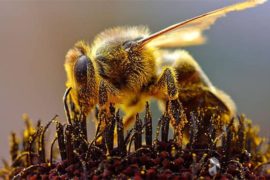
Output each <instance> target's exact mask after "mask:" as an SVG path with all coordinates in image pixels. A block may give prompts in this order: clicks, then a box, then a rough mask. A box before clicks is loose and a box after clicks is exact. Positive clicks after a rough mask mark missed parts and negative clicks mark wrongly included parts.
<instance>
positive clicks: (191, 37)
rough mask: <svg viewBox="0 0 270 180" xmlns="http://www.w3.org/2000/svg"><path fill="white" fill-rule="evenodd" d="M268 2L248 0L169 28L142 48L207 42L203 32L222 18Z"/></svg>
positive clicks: (145, 41) (156, 35)
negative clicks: (230, 13) (233, 12)
mask: <svg viewBox="0 0 270 180" xmlns="http://www.w3.org/2000/svg"><path fill="white" fill-rule="evenodd" d="M264 2H266V0H247V1H245V2H241V3H237V4H234V5H231V6H227V7H224V8H221V9H217V10H214V11H211V12H208V13H205V14H202V15H200V16H197V17H194V18H192V19H188V20H186V21H183V22H180V23H177V24H174V25H172V26H169V27H167V28H165V29H163V30H161V31H159V32H157V33H154V34H152V35H150V36H148V37H146V38H144V39H142V40H140V41H139V43H141V46H144V45H150V46H155V47H161V48H162V47H184V46H190V45H198V44H202V43H204V42H205V37H204V36H203V31H204V30H206V29H209V28H210V26H211V25H212V24H214V23H215V22H216V20H217V19H218V18H220V17H223V16H225V15H226V14H227V13H229V12H232V11H241V10H244V9H247V8H251V7H255V6H257V5H259V4H262V3H264Z"/></svg>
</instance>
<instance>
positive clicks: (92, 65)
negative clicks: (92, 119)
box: [65, 0, 264, 126]
mask: <svg viewBox="0 0 270 180" xmlns="http://www.w3.org/2000/svg"><path fill="white" fill-rule="evenodd" d="M263 2H264V0H249V1H244V2H241V3H237V4H234V5H231V6H227V7H224V8H221V9H217V10H214V11H211V12H208V13H205V14H202V15H199V16H197V17H194V18H191V19H188V20H186V21H183V22H180V23H177V24H174V25H172V26H169V27H167V28H165V29H163V30H161V31H159V32H156V33H154V34H150V32H149V30H148V28H147V27H144V26H136V27H115V28H111V29H107V30H105V31H103V32H101V33H100V34H99V35H97V37H96V38H95V40H94V42H93V43H92V45H89V44H87V43H86V42H84V41H79V42H77V43H76V44H75V46H74V47H73V48H72V49H70V50H69V51H68V53H67V55H66V60H65V70H66V73H67V82H66V86H67V87H71V88H72V89H71V92H70V93H71V99H72V101H73V102H74V103H75V107H76V108H77V109H80V111H82V112H83V113H84V114H85V115H88V114H89V113H90V112H91V110H92V109H94V107H95V106H97V105H98V106H99V107H102V108H105V109H108V107H109V105H110V104H114V105H115V106H116V107H118V108H120V109H122V110H123V111H124V112H125V118H124V125H125V126H128V125H129V124H130V123H131V122H133V119H134V117H135V115H136V113H138V112H140V111H142V109H143V108H144V106H145V103H146V101H148V100H149V99H150V98H156V99H157V100H160V101H162V102H166V101H169V100H179V102H181V103H182V104H183V106H184V108H185V109H188V110H189V111H192V110H195V109H196V108H198V107H203V106H205V107H215V106H218V107H219V108H220V109H222V110H223V115H224V116H226V117H227V119H230V118H231V117H233V116H234V115H235V112H236V107H235V105H234V102H233V100H231V98H230V97H229V96H228V95H227V94H226V93H225V92H223V91H221V90H219V89H218V88H216V87H215V86H214V85H213V84H212V83H211V82H210V80H209V79H208V77H207V76H206V74H205V73H204V72H203V70H202V69H201V67H200V66H199V64H198V63H197V62H196V60H194V58H193V57H192V56H191V55H190V54H189V53H188V52H187V51H185V50H183V49H182V48H184V47H186V46H191V45H200V44H203V43H204V42H205V41H206V38H205V37H204V35H203V31H204V30H207V29H209V27H210V26H211V25H212V24H214V23H215V21H216V20H217V19H219V18H220V17H223V16H224V15H226V14H227V13H229V12H232V11H240V10H244V9H246V8H250V7H254V6H256V5H258V4H262V3H263ZM170 48H181V49H178V50H174V51H171V50H170Z"/></svg>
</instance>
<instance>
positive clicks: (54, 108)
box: [0, 0, 270, 157]
mask: <svg viewBox="0 0 270 180" xmlns="http://www.w3.org/2000/svg"><path fill="white" fill-rule="evenodd" d="M235 2H236V1H235V0H230V1H228V0H223V1H216V0H204V1H199V0H192V1H188V0H186V1H184V0H179V1H171V0H168V1H166V0H163V1H161V0H160V1H155V0H151V1H147V0H140V1H135V0H133V1H132V0H129V1H113V0H110V1H109V0H108V1H105V0H102V1H99V2H98V1H95V2H94V1H76V2H75V1H59V0H58V1H39V2H35V1H19V0H18V1H3V0H0V62H1V64H0V122H1V125H0V133H1V136H0V147H1V148H0V157H6V156H7V155H8V135H9V133H10V132H11V131H16V132H20V131H21V130H22V127H23V121H22V120H21V115H22V114H23V113H25V112H26V113H28V114H29V115H30V117H31V118H32V119H33V120H34V121H36V120H38V119H41V120H42V121H43V122H44V123H46V122H47V121H48V120H49V119H51V118H52V117H53V116H54V115H55V114H58V115H59V116H60V119H62V120H64V111H63V104H62V95H63V93H64V90H65V85H64V84H65V80H66V77H65V72H64V68H63V63H64V57H65V53H66V52H67V50H68V49H69V48H70V47H72V46H73V44H74V43H75V42H76V41H78V40H80V39H84V40H87V41H91V40H92V39H93V37H94V36H95V35H96V34H97V33H99V32H100V31H102V30H104V29H106V28H108V27H112V26H120V25H148V26H149V27H150V29H151V30H152V32H155V31H158V30H160V29H161V28H164V27H166V26H168V25H171V24H174V23H176V22H179V21H182V20H185V19H187V18H191V17H194V16H196V15H199V14H201V13H204V12H207V11H210V10H213V9H216V8H219V7H223V6H225V5H229V4H233V3H235ZM269 13H270V3H266V4H264V5H262V6H258V7H256V8H252V9H248V10H246V11H242V12H236V13H231V14H229V15H228V16H227V17H226V18H222V19H220V20H219V21H218V22H217V23H216V24H215V25H214V26H213V27H212V28H211V29H210V30H208V31H207V36H208V39H209V40H208V43H207V44H206V45H203V46H197V47H192V48H188V50H189V51H190V52H191V54H192V55H193V56H194V57H195V58H196V59H197V60H198V62H199V63H200V64H201V66H202V68H203V69H204V70H205V72H206V74H207V75H208V76H209V78H210V79H211V80H212V82H213V84H215V85H216V86H217V87H219V88H221V89H223V90H224V91H226V92H227V93H228V94H230V95H231V96H232V98H233V99H234V100H235V102H236V104H237V106H238V109H239V112H244V113H245V114H246V115H247V116H248V117H250V118H251V119H253V121H254V123H255V124H258V125H260V127H261V130H262V131H261V134H262V135H264V136H269V135H270V133H269V129H268V128H269V127H270V108H269V107H270V106H269V102H270V94H269V93H270V80H269V79H270V58H269V55H270V52H269V47H270V34H269V32H270V23H269V20H270V14H269Z"/></svg>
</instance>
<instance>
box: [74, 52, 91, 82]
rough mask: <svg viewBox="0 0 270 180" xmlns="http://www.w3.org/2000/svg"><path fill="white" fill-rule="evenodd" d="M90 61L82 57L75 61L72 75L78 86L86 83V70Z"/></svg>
mask: <svg viewBox="0 0 270 180" xmlns="http://www.w3.org/2000/svg"><path fill="white" fill-rule="evenodd" d="M89 63H90V59H89V58H88V57H87V56H85V55H82V56H80V57H79V59H78V60H77V62H76V64H75V66H74V75H75V79H76V81H77V82H78V83H80V84H86V83H87V68H88V66H89Z"/></svg>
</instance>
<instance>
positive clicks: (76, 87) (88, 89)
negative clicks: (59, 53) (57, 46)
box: [65, 42, 98, 111]
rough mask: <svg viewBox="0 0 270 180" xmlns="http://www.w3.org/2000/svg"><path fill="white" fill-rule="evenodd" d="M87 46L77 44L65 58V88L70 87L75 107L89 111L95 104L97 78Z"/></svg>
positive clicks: (82, 43)
mask: <svg viewBox="0 0 270 180" xmlns="http://www.w3.org/2000/svg"><path fill="white" fill-rule="evenodd" d="M91 59H92V58H91V56H90V49H89V46H88V45H87V44H86V43H85V42H78V43H76V44H75V47H74V48H73V49H70V50H69V51H68V53H67V56H66V62H65V69H66V72H67V79H68V80H67V87H72V91H71V97H72V100H73V101H74V103H75V104H76V105H77V107H79V108H82V107H87V109H85V110H84V111H89V110H90V109H91V107H92V106H93V105H94V104H95V103H96V96H97V95H96V94H97V89H98V88H97V76H96V73H95V67H94V64H93V62H92V60H91Z"/></svg>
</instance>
